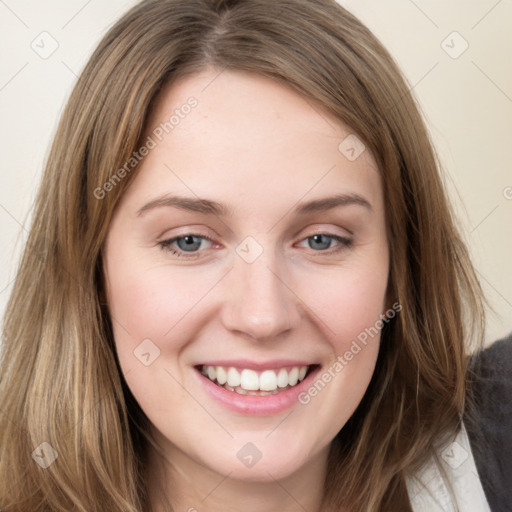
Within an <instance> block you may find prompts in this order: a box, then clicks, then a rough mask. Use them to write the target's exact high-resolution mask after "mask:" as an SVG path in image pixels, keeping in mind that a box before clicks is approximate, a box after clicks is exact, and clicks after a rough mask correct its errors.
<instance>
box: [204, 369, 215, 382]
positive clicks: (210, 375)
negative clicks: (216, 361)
mask: <svg viewBox="0 0 512 512" xmlns="http://www.w3.org/2000/svg"><path fill="white" fill-rule="evenodd" d="M206 371H207V372H208V378H209V379H210V380H215V379H216V378H217V371H216V370H215V368H214V367H213V366H208V367H207V368H206Z"/></svg>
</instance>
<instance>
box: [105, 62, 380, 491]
mask: <svg viewBox="0 0 512 512" xmlns="http://www.w3.org/2000/svg"><path fill="white" fill-rule="evenodd" d="M166 123H167V124H166ZM148 137H149V138H148ZM347 137H348V138H347ZM360 144H361V143H360V142H358V140H357V139H356V138H355V137H354V135H351V132H350V130H349V129H348V128H347V127H346V126H344V125H343V124H341V123H340V122H339V121H337V120H336V118H334V117H332V116H331V115H330V114H329V113H327V112H326V111H324V110H322V109H320V108H319V107H318V106H317V105H316V104H315V103H313V102H312V101H311V100H308V99H305V98H303V97H302V96H300V95H298V94H297V93H295V92H293V91H292V90H291V89H290V88H288V87H287V86H284V85H282V84H280V83H278V82H276V81H273V80H271V79H269V78H265V77H262V76H259V75H255V74H251V73H246V72H240V71H227V70H226V71H223V72H222V73H220V74H219V71H218V70H208V71H204V72H202V73H199V74H195V75H190V76H188V77H184V78H181V79H180V80H179V81H177V82H175V83H174V84H173V85H172V86H171V87H167V88H166V89H164V91H163V92H162V94H161V95H160V97H159V101H158V102H157V104H156V106H155V108H154V109H153V112H152V115H151V117H150V120H149V124H148V131H147V133H146V134H145V136H144V147H145V148H146V149H145V150H144V149H142V148H141V149H140V150H139V151H138V156H136V157H135V158H137V159H138V158H139V157H140V158H142V156H143V155H145V156H144V158H142V160H141V162H140V164H139V167H138V169H137V176H136V177H135V179H134V181H133V182H132V184H131V185H130V187H129V188H128V189H127V191H126V192H125V194H124V195H123V197H122V199H121V201H120V203H119V204H118V207H117V209H116V211H115V214H114V217H113V219H112V222H111V225H110V228H109V232H108V236H107V239H106V242H105V246H104V253H103V258H104V267H105V275H106V284H107V296H108V302H109V308H110V313H111V316H112V322H113V328H114V336H115V345H116V349H117V353H118V356H119V361H120V364H121V368H122V370H123V374H124V376H125V379H126V382H127V384H128V386H129V387H130V389H131V391H132V393H133V395H134V396H135V398H136V399H137V401H138V403H139V404H140V406H141V408H142V409H143V411H144V412H145V414H146V415H147V416H148V418H149V419H150V421H151V423H152V429H153V433H154V434H155V436H156V437H157V439H158V442H159V444H160V446H161V449H162V452H163V453H164V454H165V455H166V456H167V457H168V459H169V460H170V461H171V463H172V464H176V465H177V466H181V467H182V468H184V467H186V466H187V467H188V468H189V469H190V470H191V471H192V470H193V468H196V469H197V468H203V469H205V468H206V469H207V470H210V471H214V472H215V473H219V474H222V475H227V474H231V477H233V478H238V479H241V480H251V481H257V480H259V481H267V480H270V479H278V478H283V477H286V476H287V475H291V474H292V473H293V472H295V471H297V470H298V469H299V468H301V467H305V466H307V464H308V463H312V462H313V461H314V460H319V459H322V457H325V456H326V455H327V451H328V448H329V444H330V442H331V441H332V439H333V437H334V436H335V435H336V433H337V432H338V431H339V430H340V429H341V428H342V427H343V425H344V424H345V423H346V421H347V420H348V419H349V417H350V416H351V415H352V413H353V412H354V410H355V409H356V407H357V405H358V404H359V402H360V401H361V399H362V397H363V395H364V393H365V390H366V388H367V386H368V384H369V382H370V379H371V376H372V374H373V371H374V367H375V363H376V359H377V354H378V351H379V340H380V331H379V329H378V327H379V326H382V322H381V321H380V320H381V319H382V315H383V314H384V313H385V311H386V307H387V305H386V304H385V292H386V287H387V277H388V266H389V259H388V243H387V239H386V224H385V214H384V207H383V193H382V186H381V183H380V177H379V174H378V171H377V168H376V164H375V162H374V160H373V158H372V156H371V155H370V153H369V151H367V150H366V151H364V150H363V147H362V146H361V145H360ZM132 163H133V162H132ZM126 168H127V169H129V168H130V167H129V166H127V167H126ZM98 200H100V199H98ZM375 326H377V329H376V328H375ZM369 329H371V331H369ZM376 331H379V332H376ZM369 332H370V333H371V334H368V333H369ZM363 340H364V341H363ZM305 372H307V373H306V375H304V374H305ZM205 374H206V375H205ZM219 382H220V383H219ZM220 384H224V386H223V387H221V385H220ZM262 389H263V391H261V390H262ZM322 460H323V459H322Z"/></svg>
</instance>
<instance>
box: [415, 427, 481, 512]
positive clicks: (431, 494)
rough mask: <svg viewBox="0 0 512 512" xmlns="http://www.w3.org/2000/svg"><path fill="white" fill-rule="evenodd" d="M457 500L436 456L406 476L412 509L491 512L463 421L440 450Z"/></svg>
mask: <svg viewBox="0 0 512 512" xmlns="http://www.w3.org/2000/svg"><path fill="white" fill-rule="evenodd" d="M438 458H439V461H440V462H441V464H442V466H443V468H444V469H445V471H446V473H447V475H448V478H449V479H450V482H451V484H452V487H453V492H454V494H455V498H456V500H457V502H456V504H453V502H452V500H451V497H450V493H449V491H448V488H447V486H446V483H445V481H444V480H443V478H442V474H441V472H440V470H439V467H438V465H437V464H436V461H435V458H434V456H431V457H430V459H429V460H428V461H427V462H426V463H425V464H424V466H423V467H422V468H421V469H420V470H419V471H418V472H417V473H416V475H414V476H413V477H408V478H406V486H407V492H408V494H409V499H410V501H411V505H412V509H413V512H491V509H490V507H489V503H488V502H487V499H486V497H485V494H484V490H483V488H482V484H481V482H480V478H479V476H478V472H477V469H476V466H475V459H474V458H473V453H472V451H471V446H470V444H469V439H468V435H467V432H466V428H465V426H464V423H462V429H461V431H460V432H459V433H458V434H457V436H456V437H455V439H454V440H453V441H452V442H450V443H448V444H447V445H445V446H444V447H443V448H442V449H441V450H440V451H439V453H438Z"/></svg>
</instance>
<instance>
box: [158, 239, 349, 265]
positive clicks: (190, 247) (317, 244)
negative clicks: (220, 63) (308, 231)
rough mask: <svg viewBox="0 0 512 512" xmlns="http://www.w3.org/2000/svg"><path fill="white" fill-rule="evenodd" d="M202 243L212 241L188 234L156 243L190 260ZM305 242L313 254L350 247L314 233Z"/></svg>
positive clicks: (346, 241)
mask: <svg viewBox="0 0 512 512" xmlns="http://www.w3.org/2000/svg"><path fill="white" fill-rule="evenodd" d="M203 241H207V242H208V243H209V244H210V245H211V244H212V242H213V241H212V239H211V238H209V237H207V236H204V235H198V234H194V233H188V234H186V235H183V236H176V237H174V238H169V239H168V240H162V241H161V242H158V245H159V246H160V247H161V248H162V249H163V250H164V251H166V252H170V253H171V254H173V255H175V256H177V257H184V258H189V259H192V258H197V257H199V256H201V254H200V252H201V251H200V249H205V247H201V245H202V242H203ZM305 241H308V246H309V248H310V249H315V251H314V252H327V253H330V254H333V253H337V252H339V251H341V250H343V249H344V248H347V247H350V246H351V245H352V240H351V239H349V238H346V237H343V236H339V235H334V234H330V233H315V234H314V235H311V236H308V237H306V238H304V239H303V241H302V242H305ZM333 241H336V242H337V243H338V244H339V245H338V246H337V247H335V248H334V249H333V250H330V251H329V250H328V249H331V247H332V242H333Z"/></svg>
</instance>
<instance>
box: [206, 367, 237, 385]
mask: <svg viewBox="0 0 512 512" xmlns="http://www.w3.org/2000/svg"><path fill="white" fill-rule="evenodd" d="M210 380H212V379H210ZM240 381H241V377H240V374H239V373H238V372H237V371H236V370H235V369H234V368H230V369H229V370H228V386H231V387H232V388H236V387H237V386H240Z"/></svg>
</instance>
